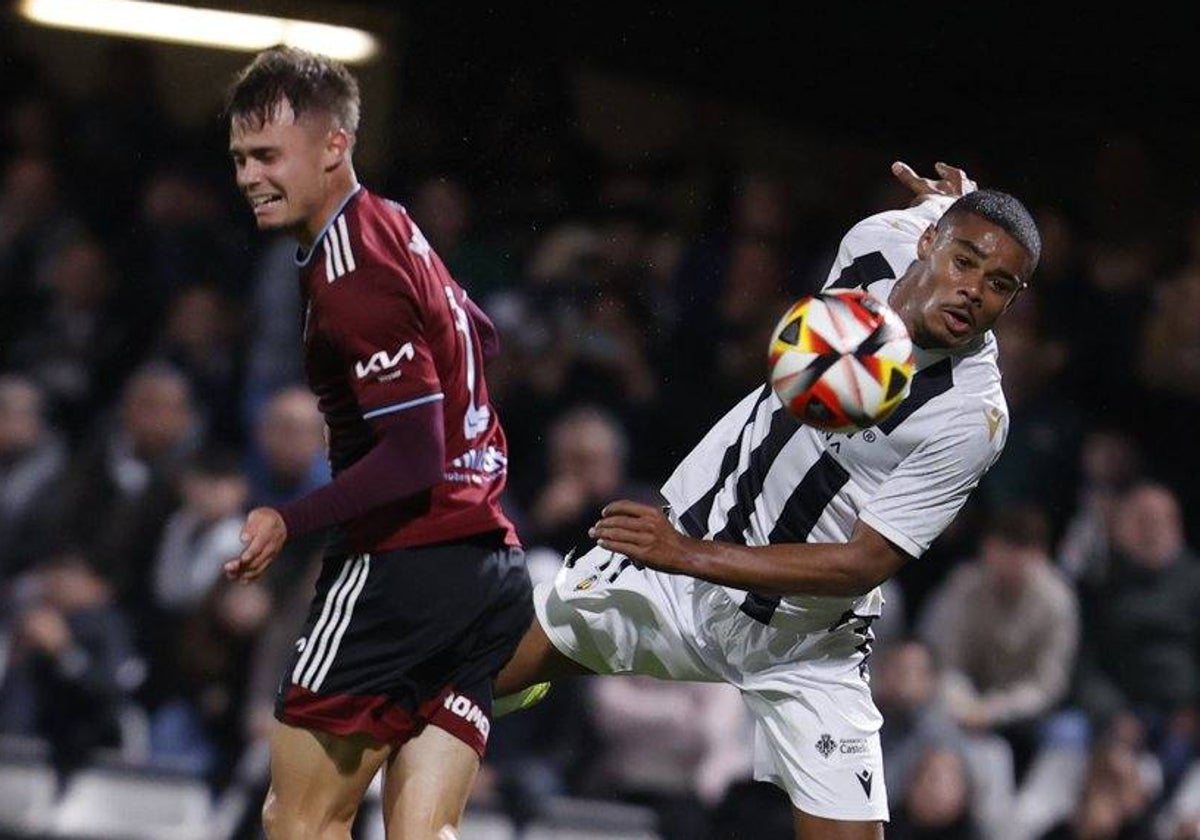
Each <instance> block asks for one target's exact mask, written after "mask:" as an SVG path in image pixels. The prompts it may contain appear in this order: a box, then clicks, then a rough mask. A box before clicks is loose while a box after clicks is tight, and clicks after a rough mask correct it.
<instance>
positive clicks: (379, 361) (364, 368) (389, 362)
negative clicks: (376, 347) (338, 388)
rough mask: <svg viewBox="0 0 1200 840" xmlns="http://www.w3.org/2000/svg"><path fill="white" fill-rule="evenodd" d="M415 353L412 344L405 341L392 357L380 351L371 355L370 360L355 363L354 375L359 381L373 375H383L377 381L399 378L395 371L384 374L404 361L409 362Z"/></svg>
mask: <svg viewBox="0 0 1200 840" xmlns="http://www.w3.org/2000/svg"><path fill="white" fill-rule="evenodd" d="M415 353H416V351H414V350H413V345H412V342H411V341H406V342H405V343H404V346H403V347H401V348H400V349H399V350H397V351H396V353H395V354H394V355H389V354H388V352H387V351H386V350H380V351H378V352H377V353H372V354H371V358H369V359H367V360H366V361H365V362H355V363H354V374H355V375H356V376H357V377H358V378H359V379H366V378H367V377H368V376H371V375H373V374H384V375H383V376H380V377H379V381H380V382H388V381H390V380H392V379H395V378H397V377H398V376H400V371H398V370H397V371H394V372H392V373H386V371H389V370H391V369H392V368H394V367H396V365H398V364H400V362H401V361H403V360H405V359H408V360H409V361H411V360H412V358H413V356H414V355H415Z"/></svg>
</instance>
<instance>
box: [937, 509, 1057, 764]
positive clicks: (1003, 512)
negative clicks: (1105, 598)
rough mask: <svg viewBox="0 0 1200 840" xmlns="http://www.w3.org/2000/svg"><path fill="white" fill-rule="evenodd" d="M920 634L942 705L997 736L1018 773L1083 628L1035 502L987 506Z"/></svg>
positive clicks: (1027, 758)
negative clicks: (974, 540)
mask: <svg viewBox="0 0 1200 840" xmlns="http://www.w3.org/2000/svg"><path fill="white" fill-rule="evenodd" d="M920 635H921V637H922V638H923V639H924V641H925V643H926V644H928V645H929V646H930V647H931V648H932V650H933V651H934V654H935V656H936V657H937V659H938V662H939V664H940V665H941V668H942V676H941V682H942V689H941V690H942V693H943V697H944V700H945V704H946V709H947V711H948V712H949V713H950V715H951V716H952V717H953V718H954V720H955V721H956V722H957V723H958V724H959V725H960V726H962V727H964V728H965V729H967V730H969V731H975V732H980V731H982V732H986V731H992V732H996V733H998V734H1001V735H1003V736H1004V737H1005V738H1006V740H1008V742H1009V744H1010V745H1011V747H1012V751H1013V758H1014V763H1015V769H1016V772H1017V780H1016V781H1018V782H1019V781H1020V779H1021V777H1022V776H1023V775H1024V771H1025V769H1026V768H1027V767H1028V765H1029V762H1030V760H1031V759H1032V757H1033V755H1034V753H1035V752H1036V750H1037V747H1038V742H1039V732H1038V730H1039V724H1040V722H1041V720H1042V719H1043V718H1044V717H1045V716H1046V715H1047V714H1048V713H1050V712H1051V711H1053V710H1054V709H1055V708H1056V707H1057V706H1058V705H1059V703H1060V702H1061V701H1062V699H1063V698H1064V697H1065V696H1066V693H1067V689H1068V687H1069V685H1070V680H1071V675H1072V673H1073V670H1074V667H1075V655H1076V651H1077V650H1078V647H1079V635H1080V630H1079V605H1078V602H1077V600H1076V596H1075V593H1074V591H1073V590H1072V589H1071V587H1070V585H1069V584H1068V583H1067V582H1066V581H1065V580H1064V579H1063V578H1062V576H1061V575H1060V573H1059V572H1058V571H1057V570H1056V569H1055V568H1054V567H1053V565H1052V563H1051V560H1050V535H1049V524H1048V522H1047V520H1046V516H1045V514H1044V513H1043V512H1042V510H1041V509H1040V508H1036V507H1008V508H1002V509H999V510H997V511H996V513H995V514H993V516H992V518H991V520H990V521H989V522H988V523H987V525H986V527H985V528H984V531H983V533H982V535H981V538H980V550H979V559H977V560H975V561H972V562H969V563H966V564H963V565H960V566H958V567H957V568H956V569H955V570H954V571H953V572H952V573H951V574H950V576H949V578H948V579H947V580H946V581H945V583H943V584H942V586H941V587H940V589H939V590H938V591H937V592H935V593H934V595H933V596H932V597H931V599H930V601H929V602H928V603H927V604H926V605H925V610H924V614H923V615H922V617H921V622H920Z"/></svg>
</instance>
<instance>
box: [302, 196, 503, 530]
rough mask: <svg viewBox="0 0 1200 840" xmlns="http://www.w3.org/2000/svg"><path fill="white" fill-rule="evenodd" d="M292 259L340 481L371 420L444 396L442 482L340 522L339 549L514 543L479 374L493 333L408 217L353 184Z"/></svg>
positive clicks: (371, 438) (370, 434)
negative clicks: (483, 537)
mask: <svg viewBox="0 0 1200 840" xmlns="http://www.w3.org/2000/svg"><path fill="white" fill-rule="evenodd" d="M297 263H298V264H299V265H300V267H301V270H300V291H301V299H302V301H303V304H304V354H305V373H306V376H307V378H308V383H309V386H310V387H311V388H312V390H313V393H315V394H316V396H317V399H318V401H319V405H320V408H321V412H322V414H324V416H325V422H326V424H327V425H328V426H329V460H330V464H331V465H332V467H333V471H334V474H335V476H336V475H337V474H338V473H340V472H341V471H342V470H344V469H346V468H347V467H349V466H350V465H351V464H353V463H354V462H356V461H357V460H358V459H360V458H362V457H363V456H364V455H365V454H366V453H367V452H369V451H370V450H371V448H372V447H373V446H374V445H375V443H376V440H377V435H376V432H375V430H374V428H373V427H372V423H371V421H372V420H373V419H375V418H382V417H385V416H387V415H391V414H394V413H396V412H402V411H405V410H409V409H412V408H415V407H417V406H421V405H424V404H427V403H429V402H432V401H434V400H440V401H442V409H443V418H444V429H443V432H444V440H445V446H446V463H445V471H444V475H443V477H442V480H441V481H439V482H438V483H437V484H435V485H434V486H433V487H432V488H431V489H430V490H429V491H427V492H423V493H418V494H416V495H413V496H409V497H407V498H405V499H402V500H400V501H398V502H395V503H391V504H386V505H384V506H382V507H379V508H376V509H374V510H371V511H370V512H368V513H366V514H364V515H362V516H360V517H358V518H356V519H354V520H352V521H350V522H348V523H344V524H343V526H342V528H343V537H344V543H345V548H346V549H347V550H350V551H355V552H367V551H382V550H385V549H391V548H400V547H406V546H416V545H426V544H430V543H439V542H445V541H448V540H454V539H459V538H463V537H467V536H472V535H476V534H482V533H485V532H490V531H497V530H499V531H503V532H504V535H505V541H506V542H507V543H509V544H510V545H516V544H518V540H517V536H516V532H515V530H514V529H513V526H512V523H511V522H510V521H509V520H508V518H507V517H506V516H505V515H504V512H503V510H502V509H501V507H500V503H499V498H500V494H501V492H502V491H503V489H504V484H505V480H506V475H507V465H508V450H507V446H506V443H505V437H504V430H503V429H502V428H501V426H500V422H499V420H498V419H497V417H496V412H495V410H494V409H493V408H492V406H491V405H490V403H489V401H488V391H487V384H486V382H485V381H484V375H483V364H484V360H485V352H484V351H485V348H487V347H494V346H495V344H496V336H495V329H494V327H493V326H492V324H491V323H490V322H489V321H488V320H487V317H486V316H485V315H483V314H482V312H481V311H480V310H479V309H478V308H477V307H475V306H474V305H473V304H472V303H470V302H469V301H468V300H467V295H466V292H464V291H463V289H462V288H461V287H460V286H459V285H458V283H456V282H455V281H454V279H453V278H452V277H451V276H450V273H449V272H448V271H447V270H446V267H445V265H443V263H442V261H441V259H439V258H438V256H437V254H436V253H434V251H433V249H432V248H431V247H430V246H429V243H428V242H427V241H426V239H425V237H424V236H423V235H422V234H421V231H420V229H419V228H418V227H417V225H416V224H415V223H414V222H413V220H412V219H410V218H409V216H408V213H407V212H406V211H405V210H404V208H403V207H402V206H401V205H399V204H397V203H395V202H392V201H389V200H387V199H384V198H380V197H378V196H375V195H372V194H371V193H369V192H368V191H367V190H366V189H363V188H361V187H359V188H358V189H357V190H356V191H355V192H354V193H353V194H351V195H350V197H349V198H347V200H346V201H345V203H344V204H343V205H342V207H341V209H339V210H338V212H337V213H335V214H334V216H333V218H332V219H331V220H330V222H329V224H328V225H327V226H326V228H325V230H324V232H323V233H322V234H321V236H320V237H319V238H318V240H317V242H316V244H315V245H314V246H313V248H312V249H311V250H310V251H309V252H308V253H303V252H301V253H299V254H298V255H297ZM404 468H405V464H404V463H403V462H402V461H399V460H398V461H397V463H396V469H397V470H403V469H404Z"/></svg>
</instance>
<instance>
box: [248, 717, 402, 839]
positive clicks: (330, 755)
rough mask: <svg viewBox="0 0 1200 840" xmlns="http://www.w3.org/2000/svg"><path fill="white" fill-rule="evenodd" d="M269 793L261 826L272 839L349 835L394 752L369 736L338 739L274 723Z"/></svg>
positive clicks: (334, 736) (338, 737) (337, 737)
mask: <svg viewBox="0 0 1200 840" xmlns="http://www.w3.org/2000/svg"><path fill="white" fill-rule="evenodd" d="M270 745H271V788H270V790H269V791H268V792H267V799H266V802H265V803H264V805H263V822H264V826H265V827H266V829H267V835H268V837H271V838H276V837H280V838H288V840H293V838H319V837H328V836H339V833H338V832H339V831H340V830H341V828H340V827H344V829H345V831H346V832H348V831H349V828H350V825H351V824H352V823H353V821H354V815H355V814H356V813H357V812H358V806H359V804H360V803H361V801H362V798H363V794H364V793H365V792H366V790H367V786H368V785H369V784H370V783H371V779H372V778H374V776H375V774H376V773H377V772H378V771H379V768H380V767H381V766H383V763H384V761H386V760H387V757H388V755H389V754H390V753H391V747H390V746H388V745H387V744H380V743H378V742H376V741H373V740H371V739H370V738H368V737H366V736H365V735H349V736H338V735H330V734H329V733H326V732H319V731H315V730H310V729H304V728H301V727H297V726H289V725H287V724H285V723H277V724H275V727H274V729H273V730H272V732H271V738H270Z"/></svg>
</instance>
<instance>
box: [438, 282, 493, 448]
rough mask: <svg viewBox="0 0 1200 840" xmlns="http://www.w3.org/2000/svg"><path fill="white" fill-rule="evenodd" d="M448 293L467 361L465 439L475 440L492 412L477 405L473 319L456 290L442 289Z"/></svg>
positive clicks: (482, 430)
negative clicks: (457, 297)
mask: <svg viewBox="0 0 1200 840" xmlns="http://www.w3.org/2000/svg"><path fill="white" fill-rule="evenodd" d="M442 288H443V289H444V290H445V292H446V301H447V302H448V303H449V304H450V311H451V312H452V313H453V314H454V328H455V329H456V330H457V331H458V332H460V333H462V337H463V344H464V345H465V347H464V354H463V355H464V356H466V359H467V412H466V414H465V415H463V437H465V438H466V439H467V440H474V439H475V438H477V437H479V436H480V435H481V434H483V432H485V431H486V430H487V427H488V422H489V421H490V420H491V418H492V412H491V410H490V409H489V408H488V407H487V406H486V405H476V404H475V347H474V343H473V341H472V340H471V319H470V318H468V317H467V312H466V310H465V309H463V308H462V306H460V305H459V303H458V301H457V300H455V298H454V290H453V289H452V288H450V287H449V286H443V287H442Z"/></svg>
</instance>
